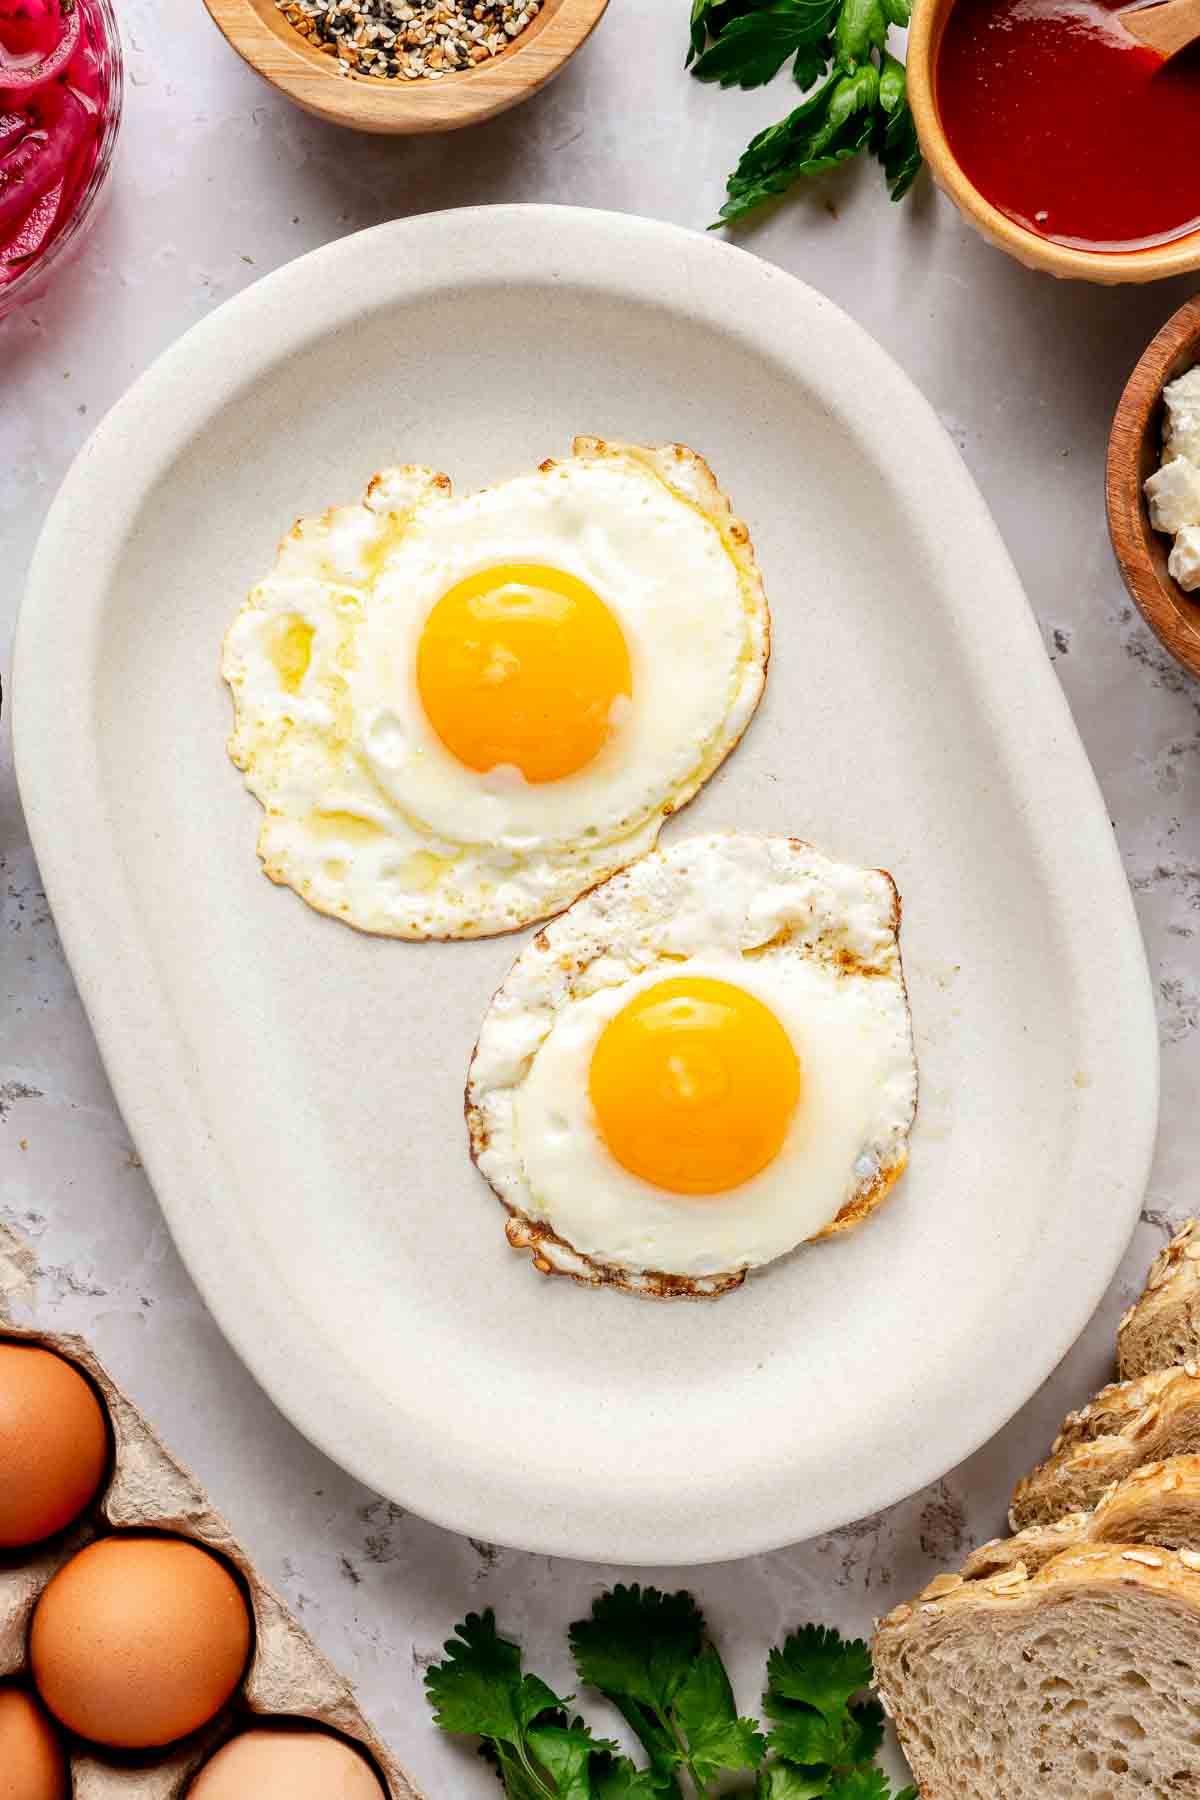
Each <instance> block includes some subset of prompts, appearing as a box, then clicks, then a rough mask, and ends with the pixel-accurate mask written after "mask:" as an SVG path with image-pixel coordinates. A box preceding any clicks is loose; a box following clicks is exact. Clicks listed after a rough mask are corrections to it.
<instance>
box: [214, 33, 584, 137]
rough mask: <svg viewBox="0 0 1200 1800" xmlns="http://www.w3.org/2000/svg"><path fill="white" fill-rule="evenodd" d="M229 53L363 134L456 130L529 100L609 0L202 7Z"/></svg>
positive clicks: (308, 106) (292, 96) (308, 107)
mask: <svg viewBox="0 0 1200 1800" xmlns="http://www.w3.org/2000/svg"><path fill="white" fill-rule="evenodd" d="M204 3H205V5H206V6H207V8H208V10H209V12H210V13H211V15H212V17H213V19H214V20H215V21H216V23H217V25H218V26H219V27H220V29H221V31H222V32H223V33H224V35H225V37H226V38H227V39H228V40H229V42H230V44H232V46H233V48H234V49H235V50H236V51H237V52H238V54H239V56H241V57H243V58H244V59H245V61H246V62H248V63H249V64H250V67H251V68H252V69H254V70H255V71H256V72H257V73H258V74H259V75H261V76H262V77H263V79H264V81H269V82H270V84H271V86H272V87H275V88H278V89H279V91H280V93H282V94H286V95H287V97H288V99H289V100H294V101H295V102H296V104H297V106H302V107H303V108H304V110H305V112H310V113H315V114H316V116H317V117H318V118H321V119H328V120H329V121H331V122H332V123H333V124H335V125H348V126H350V127H351V128H352V129H353V130H355V131H373V132H378V133H384V134H389V135H405V134H408V135H412V134H416V133H418V132H433V131H456V130H458V129H459V128H460V127H462V126H464V125H476V124H478V123H479V122H480V121H481V120H483V119H490V118H493V117H494V116H495V114H496V113H501V112H505V111H506V110H507V109H508V108H509V107H510V106H516V105H517V104H518V102H520V101H522V100H527V99H528V98H529V96H530V95H531V94H535V93H536V92H537V90H538V89H539V88H541V87H544V86H545V85H546V83H547V82H548V81H550V80H551V79H552V77H553V76H555V75H557V74H558V72H559V71H560V69H562V68H563V67H564V66H565V64H566V63H567V62H569V61H570V59H571V57H572V56H574V54H575V52H576V50H578V49H579V47H580V45H581V44H582V43H583V42H584V41H585V39H587V38H588V37H589V36H590V35H591V32H592V31H593V30H594V28H595V27H596V26H597V25H598V24H599V22H600V19H601V17H602V16H603V14H604V11H605V9H606V7H607V6H608V0H204Z"/></svg>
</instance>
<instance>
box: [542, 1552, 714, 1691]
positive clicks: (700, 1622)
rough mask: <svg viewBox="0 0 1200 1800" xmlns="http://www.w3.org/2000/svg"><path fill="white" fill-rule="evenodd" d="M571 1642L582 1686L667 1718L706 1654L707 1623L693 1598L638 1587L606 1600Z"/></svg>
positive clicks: (615, 1591)
mask: <svg viewBox="0 0 1200 1800" xmlns="http://www.w3.org/2000/svg"><path fill="white" fill-rule="evenodd" d="M570 1639H571V1651H572V1653H573V1655H574V1657H575V1667H576V1669H577V1670H578V1672H579V1679H580V1680H581V1681H586V1682H588V1683H589V1684H590V1686H592V1687H594V1688H599V1689H600V1692H601V1693H602V1694H619V1695H622V1696H623V1697H625V1698H628V1699H630V1700H638V1701H640V1702H641V1703H642V1705H644V1706H649V1707H651V1708H652V1709H653V1710H654V1711H655V1712H659V1713H665V1712H667V1711H668V1709H669V1708H670V1706H671V1704H672V1702H673V1701H674V1699H675V1696H676V1694H677V1693H678V1692H679V1689H680V1688H681V1687H682V1686H683V1683H684V1682H685V1681H686V1679H687V1677H688V1674H689V1673H690V1671H691V1667H692V1664H693V1663H694V1662H695V1660H696V1658H697V1657H698V1656H699V1654H700V1650H701V1646H702V1645H703V1642H704V1617H703V1614H702V1613H701V1611H700V1609H699V1607H698V1606H697V1605H696V1602H695V1601H694V1600H693V1599H692V1596H691V1595H690V1594H682V1593H681V1594H660V1593H659V1591H658V1589H657V1588H652V1587H651V1588H646V1589H645V1590H644V1591H643V1590H642V1588H641V1587H639V1586H638V1584H637V1583H636V1582H634V1584H633V1586H632V1587H615V1588H613V1589H612V1591H611V1593H607V1594H601V1596H600V1598H599V1599H598V1600H596V1601H595V1602H593V1605H592V1616H591V1618H590V1619H580V1620H578V1621H577V1622H576V1623H575V1624H574V1625H572V1627H571V1633H570Z"/></svg>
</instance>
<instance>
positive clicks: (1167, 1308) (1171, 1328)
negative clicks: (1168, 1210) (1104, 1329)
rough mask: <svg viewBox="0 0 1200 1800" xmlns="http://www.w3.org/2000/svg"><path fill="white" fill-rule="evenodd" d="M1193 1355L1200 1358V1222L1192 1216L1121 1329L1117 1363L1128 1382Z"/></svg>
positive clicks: (1162, 1257) (1156, 1264) (1157, 1264)
mask: <svg viewBox="0 0 1200 1800" xmlns="http://www.w3.org/2000/svg"><path fill="white" fill-rule="evenodd" d="M1192 1357H1195V1358H1196V1359H1197V1360H1200V1223H1198V1222H1197V1221H1196V1220H1195V1219H1188V1220H1187V1222H1186V1223H1185V1224H1184V1225H1182V1226H1181V1227H1180V1228H1179V1230H1178V1231H1177V1232H1176V1234H1175V1236H1174V1237H1173V1238H1172V1239H1171V1242H1170V1243H1169V1244H1168V1245H1167V1247H1166V1249H1165V1250H1161V1251H1160V1252H1159V1254H1158V1255H1157V1256H1156V1257H1155V1259H1154V1262H1153V1264H1152V1265H1151V1268H1150V1273H1149V1275H1148V1276H1147V1278H1146V1285H1145V1287H1144V1288H1143V1290H1142V1293H1141V1297H1140V1299H1139V1300H1138V1301H1137V1303H1136V1304H1135V1305H1134V1306H1131V1307H1130V1309H1129V1311H1128V1312H1127V1313H1126V1314H1125V1317H1124V1318H1123V1319H1122V1320H1121V1323H1120V1325H1119V1326H1118V1327H1117V1362H1118V1366H1119V1368H1120V1372H1121V1377H1122V1379H1123V1380H1126V1381H1129V1380H1132V1379H1133V1378H1134V1377H1136V1376H1138V1375H1145V1374H1148V1373H1150V1371H1152V1370H1154V1369H1164V1368H1169V1367H1171V1366H1172V1365H1173V1364H1176V1363H1183V1362H1187V1361H1188V1360H1189V1359H1190V1358H1192Z"/></svg>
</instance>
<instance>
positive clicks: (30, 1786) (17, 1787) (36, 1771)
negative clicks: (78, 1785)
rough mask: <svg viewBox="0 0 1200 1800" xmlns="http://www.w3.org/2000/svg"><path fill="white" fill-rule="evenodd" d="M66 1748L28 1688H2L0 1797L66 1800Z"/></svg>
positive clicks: (68, 1787) (4, 1799) (0, 1799)
mask: <svg viewBox="0 0 1200 1800" xmlns="http://www.w3.org/2000/svg"><path fill="white" fill-rule="evenodd" d="M70 1791H71V1778H70V1774H69V1772H68V1770H67V1759H66V1756H65V1755H64V1753H63V1747H62V1745H61V1744H60V1743H59V1741H58V1733H57V1732H56V1731H55V1729H54V1727H53V1725H52V1724H51V1723H50V1720H49V1719H48V1718H47V1716H46V1714H45V1712H44V1711H43V1710H42V1708H41V1707H40V1706H39V1705H38V1703H37V1699H36V1697H35V1696H34V1695H33V1694H31V1693H30V1692H29V1690H28V1688H24V1687H19V1686H17V1685H16V1684H15V1683H7V1684H5V1685H4V1686H3V1687H0V1800H67V1795H68V1794H69V1793H70Z"/></svg>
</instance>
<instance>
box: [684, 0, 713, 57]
mask: <svg viewBox="0 0 1200 1800" xmlns="http://www.w3.org/2000/svg"><path fill="white" fill-rule="evenodd" d="M712 8H713V0H692V18H691V26H690V32H691V48H690V49H689V50H688V53H687V62H686V63H685V64H684V67H685V68H690V67H691V65H692V63H693V62H694V61H695V59H696V57H698V56H699V54H700V52H701V51H702V50H703V48H704V46H705V44H706V43H707V41H708V15H709V13H711V11H712Z"/></svg>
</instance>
